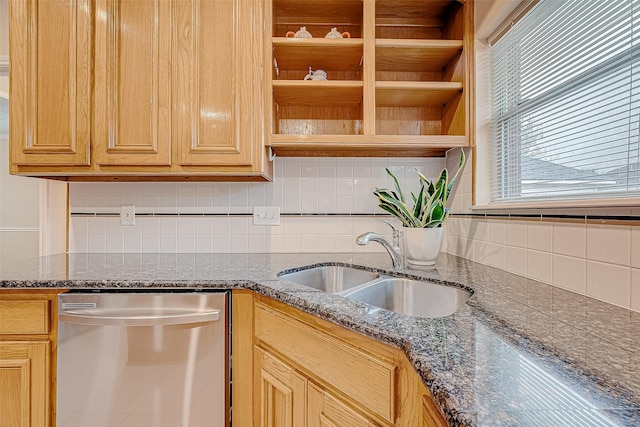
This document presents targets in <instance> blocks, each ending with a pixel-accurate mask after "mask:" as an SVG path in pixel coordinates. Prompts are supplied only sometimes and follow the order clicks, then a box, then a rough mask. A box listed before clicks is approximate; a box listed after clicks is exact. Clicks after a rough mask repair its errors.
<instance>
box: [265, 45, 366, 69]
mask: <svg viewBox="0 0 640 427" xmlns="http://www.w3.org/2000/svg"><path fill="white" fill-rule="evenodd" d="M272 45H273V58H274V59H275V60H276V61H277V64H278V68H280V69H281V70H306V69H308V68H309V67H311V68H313V69H314V70H316V69H322V70H325V71H331V70H337V71H356V70H358V69H360V63H361V62H362V47H363V41H362V39H360V38H358V39H346V38H345V39H325V38H313V39H297V38H294V37H291V38H286V37H273V40H272Z"/></svg>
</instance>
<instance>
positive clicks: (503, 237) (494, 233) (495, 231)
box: [489, 220, 507, 245]
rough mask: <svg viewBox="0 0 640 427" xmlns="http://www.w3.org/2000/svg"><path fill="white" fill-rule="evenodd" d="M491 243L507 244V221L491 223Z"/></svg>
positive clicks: (493, 221)
mask: <svg viewBox="0 0 640 427" xmlns="http://www.w3.org/2000/svg"><path fill="white" fill-rule="evenodd" d="M489 241H490V242H491V243H498V244H501V245H505V244H506V243H507V221H501V220H492V221H489Z"/></svg>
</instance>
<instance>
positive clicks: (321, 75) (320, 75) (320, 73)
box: [304, 67, 327, 80]
mask: <svg viewBox="0 0 640 427" xmlns="http://www.w3.org/2000/svg"><path fill="white" fill-rule="evenodd" d="M304 79H305V80H327V72H326V71H324V70H315V71H313V70H312V69H311V67H309V74H307V75H306V76H304Z"/></svg>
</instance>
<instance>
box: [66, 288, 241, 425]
mask: <svg viewBox="0 0 640 427" xmlns="http://www.w3.org/2000/svg"><path fill="white" fill-rule="evenodd" d="M227 308H228V293H227V292H217V293H213V292H211V293H208V292H178V293H174V292H172V293H158V292H157V291H154V292H137V291H135V292H118V293H111V292H109V293H99V292H86V293H84V292H83V293H68V294H62V295H60V296H59V298H58V372H57V412H56V420H57V424H56V425H57V426H58V427H89V426H90V427H116V426H117V427H218V426H228V425H229V417H230V416H229V394H230V390H229V389H230V386H229V369H228V368H229V322H228V315H227V313H228V309H227Z"/></svg>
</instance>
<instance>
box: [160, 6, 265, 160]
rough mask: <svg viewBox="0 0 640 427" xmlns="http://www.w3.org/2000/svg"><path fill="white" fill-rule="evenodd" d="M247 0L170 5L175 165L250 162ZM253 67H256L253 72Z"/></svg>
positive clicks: (249, 77) (250, 122)
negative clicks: (172, 19) (173, 28)
mask: <svg viewBox="0 0 640 427" xmlns="http://www.w3.org/2000/svg"><path fill="white" fill-rule="evenodd" d="M251 5H252V1H251V0H228V1H216V0H185V1H180V2H176V3H175V4H174V10H175V17H176V18H175V25H176V29H175V31H174V40H173V44H174V67H175V75H174V79H173V92H172V93H173V96H174V99H173V101H174V104H175V107H174V123H175V131H174V144H175V150H176V154H177V163H178V164H180V165H186V166H188V165H194V166H197V165H235V166H240V165H251V159H252V152H251V144H250V139H251V136H252V135H251V126H252V120H251V111H252V107H253V108H256V106H255V105H254V106H252V105H251V99H252V85H251V78H252V77H251V75H250V72H251V70H250V67H251V52H252V50H253V49H255V47H254V46H253V45H252V40H253V37H252V33H253V31H257V30H256V29H254V28H252V25H251V20H250V18H251V13H250V12H251V9H250V8H251ZM258 72H259V71H258Z"/></svg>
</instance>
